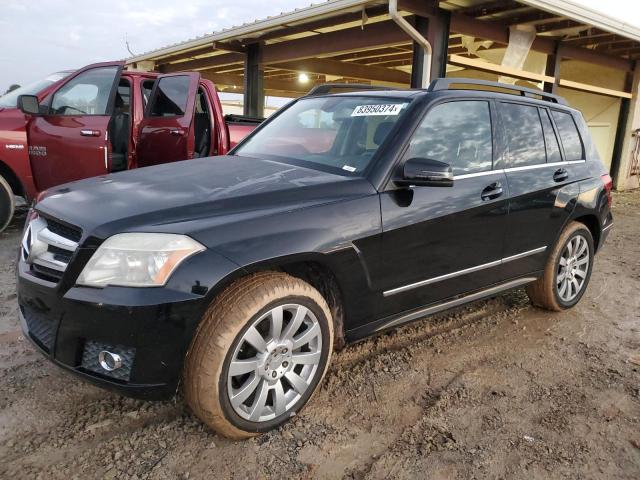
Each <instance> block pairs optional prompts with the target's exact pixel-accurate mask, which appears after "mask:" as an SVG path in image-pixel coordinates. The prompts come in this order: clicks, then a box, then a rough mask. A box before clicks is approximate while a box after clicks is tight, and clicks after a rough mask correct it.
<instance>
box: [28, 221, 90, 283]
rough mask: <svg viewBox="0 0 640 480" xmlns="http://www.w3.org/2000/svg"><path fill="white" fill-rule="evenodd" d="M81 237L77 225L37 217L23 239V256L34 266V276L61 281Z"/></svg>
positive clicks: (30, 223) (51, 280) (32, 268)
mask: <svg viewBox="0 0 640 480" xmlns="http://www.w3.org/2000/svg"><path fill="white" fill-rule="evenodd" d="M81 238H82V231H81V230H79V229H77V228H73V227H69V226H66V225H63V224H61V223H59V222H56V221H55V220H51V219H48V218H44V217H40V216H35V217H33V218H32V219H31V221H30V222H29V225H28V226H27V228H26V230H25V233H24V237H23V239H22V259H23V260H24V261H25V262H27V263H28V264H30V265H31V273H32V274H33V275H34V276H36V277H38V278H41V279H43V280H46V281H49V282H53V283H58V282H59V281H60V279H61V278H62V275H63V274H64V272H65V270H66V269H67V266H68V265H69V262H70V261H71V258H72V256H73V254H74V252H75V251H76V250H77V249H78V242H79V241H80V239H81Z"/></svg>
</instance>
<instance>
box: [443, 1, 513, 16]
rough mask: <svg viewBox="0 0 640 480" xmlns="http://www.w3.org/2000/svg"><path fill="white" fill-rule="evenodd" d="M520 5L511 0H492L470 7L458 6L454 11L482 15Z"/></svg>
mask: <svg viewBox="0 0 640 480" xmlns="http://www.w3.org/2000/svg"><path fill="white" fill-rule="evenodd" d="M520 7H522V5H521V4H519V3H517V2H515V1H513V0H497V1H493V2H485V3H481V4H480V5H473V6H471V7H463V8H459V9H457V10H454V11H455V13H462V14H464V15H468V16H470V17H484V16H487V15H495V14H496V13H502V12H506V11H508V10H513V9H514V8H520Z"/></svg>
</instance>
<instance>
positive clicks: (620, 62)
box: [562, 46, 633, 72]
mask: <svg viewBox="0 0 640 480" xmlns="http://www.w3.org/2000/svg"><path fill="white" fill-rule="evenodd" d="M562 55H563V56H564V57H568V58H573V59H574V60H580V61H582V62H587V63H594V64H596V65H601V66H603V67H611V68H615V69H618V70H622V71H624V72H631V71H633V61H631V60H629V59H627V58H622V57H615V56H611V55H604V54H602V53H599V52H594V51H593V50H589V49H586V48H578V47H574V46H566V47H564V49H563V50H562Z"/></svg>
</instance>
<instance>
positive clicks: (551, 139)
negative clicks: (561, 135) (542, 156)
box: [540, 109, 562, 163]
mask: <svg viewBox="0 0 640 480" xmlns="http://www.w3.org/2000/svg"><path fill="white" fill-rule="evenodd" d="M540 119H541V120H542V130H544V143H545V145H546V146H547V162H549V163H551V162H561V161H562V155H561V154H560V145H559V144H558V137H556V132H555V131H554V130H553V125H551V119H550V118H549V112H548V111H547V110H544V109H540Z"/></svg>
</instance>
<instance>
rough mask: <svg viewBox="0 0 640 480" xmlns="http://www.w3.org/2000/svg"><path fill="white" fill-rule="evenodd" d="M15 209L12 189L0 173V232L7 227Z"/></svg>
mask: <svg viewBox="0 0 640 480" xmlns="http://www.w3.org/2000/svg"><path fill="white" fill-rule="evenodd" d="M15 209H16V203H15V198H14V196H13V190H11V187H10V186H9V184H8V183H7V181H6V180H5V179H4V178H3V177H2V176H1V175H0V232H2V231H3V230H4V229H5V228H7V225H9V222H11V219H12V218H13V213H14V211H15Z"/></svg>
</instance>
